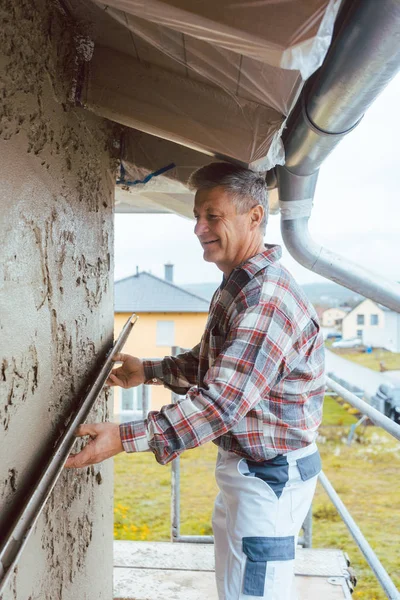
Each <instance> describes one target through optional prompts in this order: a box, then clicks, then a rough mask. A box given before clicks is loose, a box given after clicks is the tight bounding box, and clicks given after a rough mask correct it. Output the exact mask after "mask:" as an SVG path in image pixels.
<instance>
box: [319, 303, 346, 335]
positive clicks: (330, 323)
mask: <svg viewBox="0 0 400 600" xmlns="http://www.w3.org/2000/svg"><path fill="white" fill-rule="evenodd" d="M350 310H351V308H350V307H349V308H347V307H340V308H336V307H334V308H327V309H326V310H324V311H323V312H322V315H321V325H322V327H335V328H336V329H337V330H338V331H341V328H342V321H343V319H344V317H345V316H346V315H347V313H348V312H349V311H350Z"/></svg>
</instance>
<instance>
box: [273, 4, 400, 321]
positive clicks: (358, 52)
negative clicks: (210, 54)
mask: <svg viewBox="0 0 400 600" xmlns="http://www.w3.org/2000/svg"><path fill="white" fill-rule="evenodd" d="M343 14H344V18H343V20H342V22H341V25H340V28H339V31H338V32H337V34H336V36H335V39H334V41H333V43H332V46H331V48H330V50H329V53H328V55H327V57H326V59H325V61H324V64H323V65H322V67H321V69H320V70H319V71H318V72H317V73H316V75H315V77H314V78H313V79H312V80H310V82H309V83H308V84H307V85H306V87H305V89H304V93H303V95H302V97H301V98H300V99H299V102H298V104H297V106H296V107H295V110H294V111H293V116H292V117H291V118H290V119H289V122H288V127H287V132H288V134H287V136H286V140H285V139H284V144H285V151H286V164H285V166H284V167H277V178H278V186H279V197H280V206H281V213H282V222H281V230H282V237H283V240H284V242H285V245H286V246H287V248H288V250H289V252H290V253H291V254H292V256H293V257H294V258H295V259H296V260H297V261H298V262H300V263H301V264H302V265H303V266H305V267H306V268H308V269H310V270H312V271H314V272H315V273H319V274H320V275H323V276H324V277H327V278H328V279H331V280H333V281H335V282H337V283H340V284H341V285H344V286H345V287H347V288H349V289H351V290H354V291H356V292H358V293H361V294H362V295H364V296H366V297H368V298H371V299H372V300H375V301H376V302H380V303H381V304H383V305H384V306H387V307H388V308H391V309H392V310H395V311H397V312H400V285H399V284H397V283H395V282H390V281H388V280H386V279H383V278H382V277H380V275H375V274H373V273H371V272H368V271H366V270H364V269H363V268H362V267H360V266H358V265H356V264H353V263H351V262H349V261H348V260H347V259H346V258H344V257H341V256H340V255H338V254H335V253H333V252H330V251H329V250H327V249H326V248H324V247H323V246H321V245H319V244H317V243H316V242H314V241H313V240H312V238H311V236H310V234H309V231H308V221H309V217H310V214H311V208H312V200H313V197H314V192H315V187H316V183H317V178H318V171H319V168H320V166H321V164H322V162H323V161H324V160H325V158H326V157H327V156H328V154H329V153H330V152H331V151H332V150H333V149H334V148H335V146H336V145H337V144H338V143H339V141H340V140H341V139H342V138H343V136H344V135H346V133H348V132H349V131H351V130H352V129H353V128H354V127H356V126H357V124H358V122H359V121H360V119H361V118H362V116H363V114H364V112H365V111H366V110H367V108H368V107H369V106H370V104H372V102H373V101H374V100H375V99H376V97H377V96H378V95H379V93H380V92H381V91H382V90H383V89H384V87H386V85H387V84H388V83H389V81H390V80H391V79H392V78H393V77H394V75H395V74H396V73H397V71H398V70H399V68H400V2H399V1H398V0H381V1H380V2H376V0H356V1H354V0H350V1H349V0H348V1H347V2H346V3H345V5H344V8H343Z"/></svg>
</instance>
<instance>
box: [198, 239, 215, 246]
mask: <svg viewBox="0 0 400 600" xmlns="http://www.w3.org/2000/svg"><path fill="white" fill-rule="evenodd" d="M214 242H218V240H210V241H209V242H202V244H203V246H208V245H209V244H213V243H214Z"/></svg>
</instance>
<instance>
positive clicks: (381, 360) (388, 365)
mask: <svg viewBox="0 0 400 600" xmlns="http://www.w3.org/2000/svg"><path fill="white" fill-rule="evenodd" d="M325 346H326V347H327V348H329V350H331V351H332V352H335V354H338V355H339V356H341V357H342V358H346V359H347V360H351V361H353V362H355V363H357V364H358V365H361V366H363V367H367V368H368V369H372V370H373V371H380V370H381V364H382V365H383V366H384V368H385V369H387V370H388V371H391V370H394V369H400V353H399V352H389V351H388V350H382V349H374V350H373V351H372V352H371V354H367V353H366V352H360V351H359V350H357V349H349V348H332V347H331V344H328V343H327V342H326V343H325Z"/></svg>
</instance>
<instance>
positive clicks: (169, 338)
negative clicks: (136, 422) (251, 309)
mask: <svg viewBox="0 0 400 600" xmlns="http://www.w3.org/2000/svg"><path fill="white" fill-rule="evenodd" d="M171 267H172V265H166V269H165V274H166V279H160V278H159V277H155V276H154V275H151V274H150V273H146V272H142V273H137V274H136V275H133V276H132V277H128V278H126V279H123V280H121V281H117V282H116V284H115V317H114V328H115V336H117V335H118V334H119V332H120V331H121V329H122V327H123V326H124V324H125V322H126V321H127V319H128V318H129V316H130V315H131V314H132V313H135V314H137V315H138V316H139V320H138V321H137V323H136V325H135V327H134V328H133V331H132V333H131V335H130V337H129V339H128V341H127V342H126V344H125V347H124V353H126V354H131V355H133V356H138V357H139V358H163V357H164V356H167V355H170V354H171V348H172V347H173V346H179V347H181V348H192V347H193V346H195V345H196V344H198V343H199V342H200V339H201V336H202V334H203V331H204V328H205V325H206V321H207V317H208V308H209V302H208V301H207V300H205V299H204V298H201V297H199V296H196V295H195V294H192V293H190V292H188V291H187V290H185V289H183V288H181V287H179V286H176V285H174V284H173V281H172V280H173V274H172V269H171ZM146 388H147V389H146V392H147V394H148V407H149V410H158V409H160V408H161V407H162V406H164V405H165V404H169V403H170V402H171V392H170V391H169V390H168V389H166V388H164V387H163V386H158V385H157V386H146ZM113 391H114V420H116V421H121V420H132V419H135V418H141V416H142V405H143V386H139V387H138V388H130V389H128V390H122V389H120V388H114V390H113Z"/></svg>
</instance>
